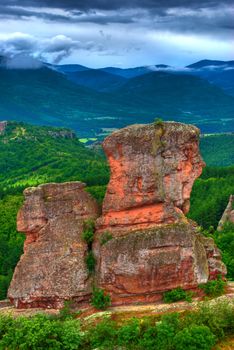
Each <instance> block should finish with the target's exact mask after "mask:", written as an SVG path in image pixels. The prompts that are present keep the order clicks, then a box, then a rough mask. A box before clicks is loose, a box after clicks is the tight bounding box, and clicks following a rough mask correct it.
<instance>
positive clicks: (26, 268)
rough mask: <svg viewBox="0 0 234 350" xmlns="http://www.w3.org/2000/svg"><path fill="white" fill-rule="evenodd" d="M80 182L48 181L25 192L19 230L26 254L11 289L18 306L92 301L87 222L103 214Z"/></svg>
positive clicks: (11, 297) (10, 291)
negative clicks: (84, 232)
mask: <svg viewBox="0 0 234 350" xmlns="http://www.w3.org/2000/svg"><path fill="white" fill-rule="evenodd" d="M84 187H85V185H84V184H83V183H81V182H71V183H63V184H46V185H41V186H38V187H37V188H28V189H26V190H25V191H24V195H25V203H24V205H23V207H22V209H21V210H20V211H19V214H18V221H17V225H18V230H19V231H20V232H24V233H25V234H26V241H25V246H24V255H22V257H21V259H20V262H19V263H18V265H17V267H16V269H15V272H14V276H13V279H12V282H11V285H10V288H9V291H8V296H9V298H10V300H11V301H12V302H13V303H14V304H15V306H16V307H18V308H28V307H44V308H48V307H53V308H59V307H61V306H63V302H64V300H68V299H69V300H70V299H72V300H76V301H77V302H80V303H82V302H85V301H86V302H87V300H88V299H89V297H90V285H89V284H90V282H89V278H88V271H87V268H86V265H85V255H86V253H87V245H86V243H85V242H84V241H83V240H82V238H81V234H82V231H83V222H84V220H86V219H88V218H94V219H96V217H97V216H98V208H97V205H96V202H95V201H94V200H93V199H92V198H91V197H90V195H89V194H88V193H87V192H85V191H84Z"/></svg>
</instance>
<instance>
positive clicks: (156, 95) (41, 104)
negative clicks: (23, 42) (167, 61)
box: [0, 67, 234, 138]
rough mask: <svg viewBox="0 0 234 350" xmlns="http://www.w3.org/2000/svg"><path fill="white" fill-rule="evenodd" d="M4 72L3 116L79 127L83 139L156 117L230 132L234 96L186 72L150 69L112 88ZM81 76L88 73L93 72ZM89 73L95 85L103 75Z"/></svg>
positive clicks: (0, 87)
mask: <svg viewBox="0 0 234 350" xmlns="http://www.w3.org/2000/svg"><path fill="white" fill-rule="evenodd" d="M0 74H1V80H0V91H1V95H0V118H1V119H12V118H13V119H14V120H21V121H22V120H23V121H24V122H29V123H33V124H35V123H37V124H40V125H56V126H65V127H69V128H72V129H75V130H77V131H79V133H80V136H81V137H82V138H90V137H96V135H97V134H101V133H102V130H103V129H105V128H119V127H123V126H126V125H129V124H134V123H139V122H141V123H146V122H152V121H153V120H154V119H155V117H157V115H159V116H163V119H164V120H176V121H181V122H187V123H191V124H196V125H198V126H199V127H201V128H202V131H203V132H204V133H207V132H209V133H210V132H225V131H226V132H227V131H229V130H230V129H231V130H232V125H233V115H234V107H233V106H234V98H233V97H232V96H229V95H227V94H226V93H225V92H224V91H223V90H222V89H221V88H218V87H216V86H214V85H213V84H209V83H208V82H207V81H205V80H202V79H200V78H198V77H195V76H190V75H187V74H172V73H169V72H152V73H148V74H145V75H142V76H138V77H136V78H133V79H128V80H127V81H126V83H125V84H124V85H123V86H121V87H120V88H119V89H116V91H114V92H112V91H108V89H107V91H108V92H97V91H94V90H92V89H90V88H88V87H85V86H80V85H76V84H74V83H73V82H71V81H69V80H68V79H66V77H65V76H64V74H60V73H58V72H55V71H54V70H51V69H47V68H46V67H42V68H41V69H34V70H26V69H19V70H17V69H0ZM80 74H81V75H85V76H86V77H87V75H89V74H90V72H82V73H80ZM91 74H92V76H91V81H93V82H94V81H95V85H96V86H97V85H98V84H99V83H100V79H98V81H97V80H96V79H94V74H95V75H96V74H98V76H99V75H100V71H96V70H95V71H92V72H91ZM104 74H105V73H104ZM112 78H113V79H117V77H113V76H112ZM119 79H120V78H118V80H119ZM84 81H85V82H86V84H87V79H83V82H84ZM121 85H122V84H121ZM89 86H90V85H89ZM91 86H92V85H91ZM108 86H109V87H110V85H109V84H107V87H108ZM155 106H156V108H157V114H156V113H155V111H156V108H155Z"/></svg>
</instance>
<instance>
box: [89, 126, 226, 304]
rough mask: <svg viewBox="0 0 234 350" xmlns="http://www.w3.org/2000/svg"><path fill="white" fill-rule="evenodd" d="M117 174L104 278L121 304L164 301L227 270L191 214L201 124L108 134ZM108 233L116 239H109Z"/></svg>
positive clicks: (106, 225) (104, 232)
mask: <svg viewBox="0 0 234 350" xmlns="http://www.w3.org/2000/svg"><path fill="white" fill-rule="evenodd" d="M104 150H105V152H106V155H107V157H108V160H109V164H110V170H111V178H110V182H109V184H108V188H107V193H106V196H105V199H104V204H103V213H102V216H101V218H99V219H98V220H97V232H96V238H95V244H94V253H95V256H96V259H97V269H96V273H97V283H98V285H99V286H101V287H102V288H104V289H105V290H106V291H107V292H109V293H110V294H111V296H112V302H113V303H114V304H120V305H121V304H127V303H133V302H149V301H151V302H152V301H156V300H158V299H160V298H161V296H162V293H163V292H165V291H166V290H170V289H173V288H176V287H179V286H180V287H182V288H184V289H196V288H197V287H198V284H199V283H205V282H207V281H208V279H213V278H215V277H216V276H217V274H222V275H225V273H226V269H225V266H224V264H223V263H222V262H221V256H220V253H219V250H218V249H217V247H216V246H215V244H214V241H213V240H212V239H207V238H205V237H203V236H202V235H201V234H200V233H199V230H198V227H197V226H196V224H195V223H193V222H191V221H189V220H188V219H187V218H186V217H185V215H184V214H185V213H187V212H188V210H189V204H190V203H189V199H190V192H191V189H192V186H193V182H194V180H195V179H196V178H197V177H198V176H199V175H200V174H201V172H202V167H203V166H204V162H203V161H202V159H201V157H200V154H199V130H198V129H197V128H195V127H193V126H190V125H184V124H180V123H174V122H173V123H163V124H161V123H160V124H158V125H153V124H151V125H133V126H130V127H127V128H125V129H122V130H119V131H116V132H114V133H113V134H112V135H110V136H109V137H107V139H106V140H105V141H104ZM105 236H109V238H110V237H111V239H110V240H109V241H108V242H106V243H105V244H103V242H105V239H104V238H105Z"/></svg>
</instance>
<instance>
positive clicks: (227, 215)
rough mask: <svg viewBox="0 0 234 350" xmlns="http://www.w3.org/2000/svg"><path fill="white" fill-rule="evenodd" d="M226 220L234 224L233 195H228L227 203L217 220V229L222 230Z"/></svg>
mask: <svg viewBox="0 0 234 350" xmlns="http://www.w3.org/2000/svg"><path fill="white" fill-rule="evenodd" d="M228 222H230V223H233V224H234V196H233V195H231V196H230V197H229V202H228V205H227V207H226V209H225V211H224V213H223V215H222V217H221V219H220V221H219V224H218V228H217V230H218V231H222V229H223V226H224V225H225V224H226V223H228Z"/></svg>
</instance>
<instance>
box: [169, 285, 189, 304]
mask: <svg viewBox="0 0 234 350" xmlns="http://www.w3.org/2000/svg"><path fill="white" fill-rule="evenodd" d="M192 296H193V293H191V292H186V291H185V290H183V289H182V288H180V287H179V288H176V289H172V290H170V291H168V292H165V293H164V294H163V301H164V302H165V303H173V302H176V301H181V300H185V301H188V302H189V303H190V302H191V301H192Z"/></svg>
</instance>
